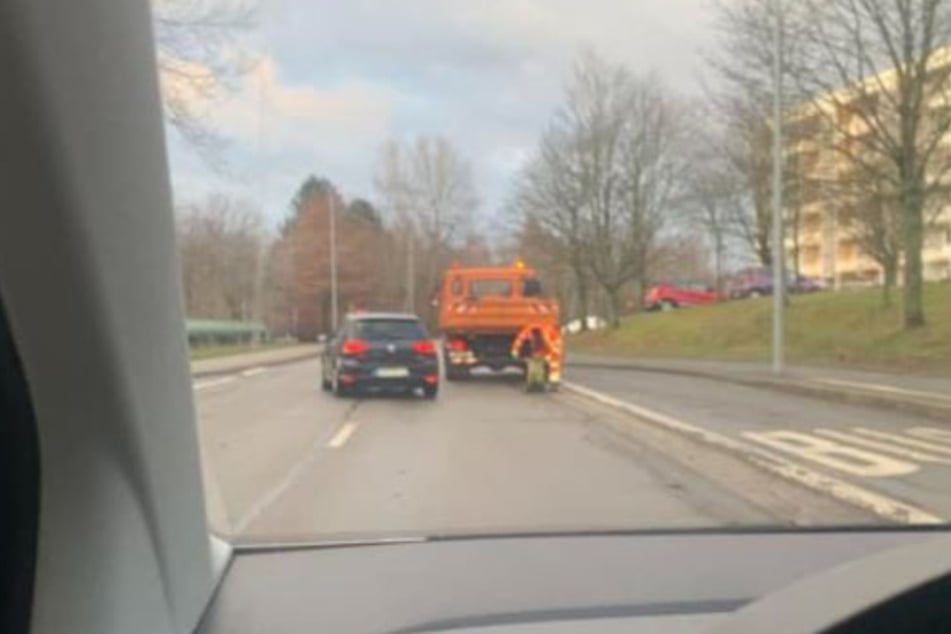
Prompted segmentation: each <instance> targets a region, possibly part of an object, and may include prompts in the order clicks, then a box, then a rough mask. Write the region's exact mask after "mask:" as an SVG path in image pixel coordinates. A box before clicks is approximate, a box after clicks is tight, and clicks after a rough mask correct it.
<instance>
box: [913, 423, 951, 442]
mask: <svg viewBox="0 0 951 634" xmlns="http://www.w3.org/2000/svg"><path fill="white" fill-rule="evenodd" d="M905 433H906V434H908V435H909V436H915V437H916V438H924V439H925V440H933V441H935V442H943V443H945V444H946V445H951V431H949V430H947V429H938V428H937V427H911V428H910V429H906V430H905Z"/></svg>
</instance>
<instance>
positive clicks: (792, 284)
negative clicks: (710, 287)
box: [726, 267, 822, 299]
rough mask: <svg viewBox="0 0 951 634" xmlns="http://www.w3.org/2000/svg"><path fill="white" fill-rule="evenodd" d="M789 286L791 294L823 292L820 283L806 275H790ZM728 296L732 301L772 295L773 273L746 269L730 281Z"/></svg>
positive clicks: (762, 269)
mask: <svg viewBox="0 0 951 634" xmlns="http://www.w3.org/2000/svg"><path fill="white" fill-rule="evenodd" d="M787 284H788V287H787V288H788V289H789V292H790V293H813V292H815V291H819V290H822V286H820V285H819V283H818V282H816V281H815V280H813V279H812V278H809V277H806V276H805V275H798V276H792V275H790V276H789V279H788V281H787ZM726 294H727V296H728V297H730V299H744V298H747V297H764V296H766V295H772V294H773V272H772V270H771V269H769V268H765V267H754V268H749V269H744V270H742V271H740V272H739V273H737V274H736V275H734V276H733V278H732V279H731V280H730V282H729V285H728V287H727V291H726Z"/></svg>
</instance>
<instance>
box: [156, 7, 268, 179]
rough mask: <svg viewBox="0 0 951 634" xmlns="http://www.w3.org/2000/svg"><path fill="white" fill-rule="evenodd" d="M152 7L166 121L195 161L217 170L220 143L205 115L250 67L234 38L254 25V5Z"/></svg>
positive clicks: (220, 137) (207, 115)
mask: <svg viewBox="0 0 951 634" xmlns="http://www.w3.org/2000/svg"><path fill="white" fill-rule="evenodd" d="M152 7H153V20H154V23H155V40H156V49H157V50H156V58H157V63H158V72H159V79H160V81H161V84H162V106H163V108H164V111H165V117H166V119H167V120H168V122H169V124H170V125H171V126H172V128H173V129H175V130H176V131H177V132H178V133H179V134H180V135H181V136H182V138H183V139H184V140H185V141H186V142H187V143H189V144H190V145H191V146H192V147H193V148H194V149H195V150H196V152H198V154H199V155H200V156H202V157H203V158H204V159H205V160H206V161H208V162H209V163H210V164H212V165H215V166H217V165H220V151H219V150H220V149H221V147H222V145H223V143H224V139H223V137H222V135H221V134H220V133H219V132H218V131H217V130H216V129H215V126H214V125H213V123H212V122H211V120H210V117H209V113H210V112H211V109H212V107H213V106H214V105H215V104H216V103H218V102H219V101H220V100H221V99H222V98H223V97H225V96H227V95H228V94H230V93H232V92H233V91H234V90H235V89H236V88H237V80H238V79H239V78H240V77H241V76H243V75H244V74H245V73H247V72H248V70H250V68H251V67H252V63H251V60H249V59H248V56H247V54H246V53H244V52H242V51H241V50H240V47H239V46H237V38H238V35H239V34H240V33H243V32H245V31H247V30H248V29H250V28H251V27H252V26H253V25H254V23H255V12H256V11H255V4H254V0H153V3H152Z"/></svg>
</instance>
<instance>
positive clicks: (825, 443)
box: [743, 429, 918, 478]
mask: <svg viewBox="0 0 951 634" xmlns="http://www.w3.org/2000/svg"><path fill="white" fill-rule="evenodd" d="M743 437H744V438H748V439H750V440H754V441H756V442H758V443H762V444H764V445H766V446H767V447H771V448H773V449H777V450H779V451H784V452H786V453H789V454H792V455H794V456H797V457H799V458H805V459H806V460H811V461H813V462H816V463H818V464H821V465H823V466H824V467H828V468H830V469H835V470H836V471H842V472H843V473H850V474H852V475H857V476H861V477H863V478H883V477H886V476H901V475H908V474H909V473H914V472H915V471H918V465H917V464H914V463H912V462H905V461H904V460H898V459H897V458H892V457H890V456H883V455H882V454H877V453H872V452H871V451H865V450H863V449H856V448H855V447H850V446H848V445H843V444H841V443H837V442H834V441H832V440H827V439H825V438H818V437H816V436H812V435H810V434H804V433H802V432H797V431H790V430H788V429H777V430H772V431H746V432H743Z"/></svg>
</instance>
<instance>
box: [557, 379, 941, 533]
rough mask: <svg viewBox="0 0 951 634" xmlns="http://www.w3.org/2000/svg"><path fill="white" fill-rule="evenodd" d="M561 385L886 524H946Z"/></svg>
mask: <svg viewBox="0 0 951 634" xmlns="http://www.w3.org/2000/svg"><path fill="white" fill-rule="evenodd" d="M561 385H562V389H563V390H564V391H565V392H569V393H571V394H574V395H575V396H578V397H580V398H584V399H587V400H590V401H593V402H595V403H598V404H600V405H603V406H606V407H610V408H612V409H615V410H617V411H620V412H623V413H624V414H627V415H629V416H633V417H635V418H637V419H638V420H641V421H644V422H646V423H649V424H652V425H655V426H658V427H662V428H664V429H665V430H666V431H669V432H672V433H675V434H678V435H680V436H682V437H685V438H688V439H690V440H693V441H695V442H699V443H703V444H706V445H709V446H711V447H713V448H715V449H717V450H721V451H725V452H728V453H730V454H732V455H734V456H736V457H738V458H740V459H742V460H744V461H746V462H747V463H749V464H751V465H753V466H755V467H758V468H760V469H762V470H764V471H767V472H769V473H771V474H772V475H774V476H779V477H781V478H783V479H785V480H788V481H790V482H794V483H796V484H798V485H800V486H802V487H805V488H807V489H811V490H813V491H816V492H818V493H821V494H824V495H826V496H829V497H832V498H834V499H836V500H838V501H840V502H843V503H846V504H849V505H851V506H853V507H855V508H857V509H860V510H863V511H866V512H869V513H872V514H874V515H875V516H877V517H879V518H881V519H884V520H887V521H889V522H894V523H896V524H914V525H919V524H945V523H946V522H947V520H946V519H945V518H942V517H940V516H938V515H935V514H933V513H931V512H930V511H927V510H925V509H922V508H920V507H918V506H915V505H913V504H908V503H905V502H902V501H900V500H895V499H892V498H889V497H887V496H885V495H881V494H878V493H876V492H874V491H871V490H868V489H865V488H863V487H860V486H858V485H855V484H852V483H851V482H848V481H846V480H840V479H838V478H835V477H832V476H827V475H825V474H823V473H821V472H819V471H815V470H813V469H810V468H807V467H804V466H802V465H799V464H797V463H795V462H792V461H791V460H788V459H786V458H785V457H783V456H781V455H779V454H777V453H773V452H772V451H769V450H766V449H761V448H760V447H757V446H754V445H751V444H749V443H747V442H744V441H742V440H737V439H734V438H732V437H730V436H727V435H725V434H721V433H718V432H715V431H711V430H708V429H705V428H703V427H700V426H698V425H693V424H691V423H687V422H685V421H681V420H678V419H676V418H674V417H672V416H667V415H666V414H662V413H660V412H654V411H653V410H649V409H647V408H645V407H641V406H639V405H635V404H634V403H629V402H627V401H625V400H622V399H619V398H616V397H614V396H610V395H608V394H604V393H602V392H599V391H597V390H593V389H591V388H588V387H585V386H583V385H579V384H577V383H573V382H570V381H563V382H562V384H561Z"/></svg>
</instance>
